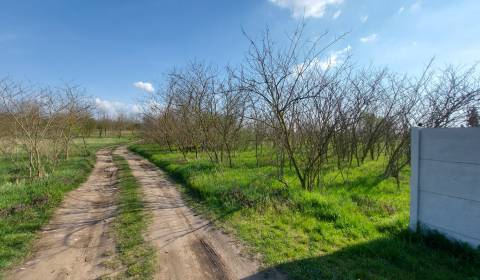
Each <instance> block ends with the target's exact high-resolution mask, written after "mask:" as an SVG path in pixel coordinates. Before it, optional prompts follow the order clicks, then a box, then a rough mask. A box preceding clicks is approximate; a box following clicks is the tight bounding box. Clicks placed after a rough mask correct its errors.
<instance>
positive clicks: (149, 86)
mask: <svg viewBox="0 0 480 280" xmlns="http://www.w3.org/2000/svg"><path fill="white" fill-rule="evenodd" d="M133 86H134V87H136V88H138V89H141V90H143V91H145V92H148V93H153V92H154V91H155V88H154V87H153V85H152V84H151V83H148V82H142V81H139V82H135V83H133Z"/></svg>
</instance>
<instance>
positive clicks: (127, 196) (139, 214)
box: [113, 155, 155, 279]
mask: <svg viewBox="0 0 480 280" xmlns="http://www.w3.org/2000/svg"><path fill="white" fill-rule="evenodd" d="M113 161H114V162H115V164H116V165H117V167H118V186H119V188H120V198H119V213H118V216H117V218H116V219H115V226H114V228H115V241H116V246H117V251H118V253H119V254H118V255H119V258H120V260H121V262H122V264H123V265H124V266H125V268H126V270H125V272H124V274H125V275H122V277H125V278H128V279H151V278H152V276H153V271H154V260H155V251H154V249H153V247H152V246H150V245H149V244H148V243H147V242H145V240H144V238H143V234H144V230H145V229H146V228H147V223H148V220H149V217H148V215H146V213H145V212H144V211H143V210H144V204H143V202H142V199H141V195H140V192H139V185H138V182H137V180H136V179H135V177H134V176H133V175H132V172H131V170H130V168H129V166H128V163H127V161H126V160H125V159H124V158H123V157H121V156H119V155H114V156H113Z"/></svg>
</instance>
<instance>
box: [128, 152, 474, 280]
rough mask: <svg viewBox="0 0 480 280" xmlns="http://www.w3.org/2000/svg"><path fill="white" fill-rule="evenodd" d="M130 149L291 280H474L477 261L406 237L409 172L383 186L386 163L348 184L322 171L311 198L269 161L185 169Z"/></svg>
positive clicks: (179, 160) (173, 155)
mask: <svg viewBox="0 0 480 280" xmlns="http://www.w3.org/2000/svg"><path fill="white" fill-rule="evenodd" d="M130 149H131V150H132V151H134V152H137V153H138V154H140V155H142V156H144V157H146V158H148V159H150V160H151V161H152V162H154V163H155V164H156V165H158V166H159V167H161V168H162V169H164V170H166V171H167V172H168V174H170V175H171V176H172V177H173V178H175V179H176V180H177V181H179V182H180V183H182V184H184V185H185V186H186V187H187V188H186V190H185V191H186V193H187V194H188V195H190V196H191V197H193V198H195V201H196V202H198V203H199V204H200V205H201V206H203V207H201V209H204V210H206V213H205V214H207V215H211V217H212V218H213V219H215V220H217V221H218V222H219V225H220V226H225V227H226V228H227V229H231V230H233V232H234V233H236V235H237V236H239V237H240V238H241V239H242V240H244V241H246V242H247V244H250V245H251V247H252V248H253V250H255V251H257V252H259V253H261V254H262V255H263V256H264V261H265V263H266V265H267V266H277V267H279V268H280V269H281V270H283V271H284V272H286V273H287V274H288V275H289V276H291V277H292V278H293V279H476V278H475V277H478V276H479V275H480V253H479V252H475V250H472V249H468V248H466V247H465V246H462V245H452V244H450V242H448V241H446V240H444V239H443V238H442V237H440V236H436V235H432V236H429V237H422V236H420V235H418V234H413V233H410V232H409V231H408V230H407V227H408V218H409V188H408V177H409V170H408V169H407V170H405V171H404V172H403V173H402V174H401V176H400V185H397V182H396V180H395V179H394V178H390V179H382V178H381V177H379V174H381V173H382V169H383V168H384V164H385V162H382V161H368V162H366V163H365V164H363V165H362V166H360V167H355V168H352V169H350V170H349V171H347V172H345V174H344V175H343V176H345V177H348V179H347V180H344V179H341V178H342V175H341V174H340V172H339V171H338V170H336V169H335V168H330V169H329V170H325V173H324V178H325V180H326V181H327V182H328V183H326V184H325V185H324V187H323V188H321V189H316V190H314V191H306V190H303V189H302V188H301V185H300V184H299V182H298V181H296V178H295V174H294V172H293V171H292V170H286V172H285V181H287V182H289V185H288V187H287V186H285V185H284V184H283V183H281V182H279V181H278V180H276V179H275V174H276V168H275V166H274V163H275V161H274V160H273V159H272V158H271V154H270V153H269V152H268V151H265V153H264V154H263V155H262V156H261V158H260V164H259V166H257V159H256V157H255V153H254V151H244V152H239V153H238V154H237V155H236V157H235V159H236V160H235V165H234V166H233V167H229V166H228V165H214V164H212V163H211V162H210V161H209V160H208V158H205V157H203V158H199V159H196V158H195V156H194V155H190V156H189V157H188V161H185V159H184V158H183V155H182V154H181V153H179V152H169V151H166V150H164V149H161V148H159V146H158V145H155V144H144V145H133V146H131V147H130Z"/></svg>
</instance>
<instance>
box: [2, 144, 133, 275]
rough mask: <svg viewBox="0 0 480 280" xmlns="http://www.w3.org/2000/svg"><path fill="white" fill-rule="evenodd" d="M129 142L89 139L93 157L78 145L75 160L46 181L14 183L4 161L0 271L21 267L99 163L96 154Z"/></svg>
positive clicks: (56, 171)
mask: <svg viewBox="0 0 480 280" xmlns="http://www.w3.org/2000/svg"><path fill="white" fill-rule="evenodd" d="M129 141H130V140H129V139H127V138H118V137H115V138H88V139H87V147H88V152H89V155H85V154H84V152H85V151H84V149H83V141H82V140H78V139H77V140H76V142H79V143H80V142H82V145H80V144H79V145H74V147H75V148H74V151H73V152H72V156H71V157H70V158H69V159H68V160H64V161H62V162H61V164H60V165H59V166H58V168H57V169H56V170H55V172H54V173H53V174H49V176H48V177H46V178H42V179H33V180H28V179H25V180H22V181H20V182H18V183H14V182H12V181H13V180H14V179H13V178H15V176H16V175H17V171H16V170H15V169H14V166H13V165H12V163H11V162H9V161H7V160H6V159H0V165H1V168H0V271H1V270H4V269H5V268H7V267H9V266H11V265H13V264H16V263H18V262H19V261H20V260H22V259H23V258H24V257H25V256H26V255H27V254H28V253H29V250H30V248H31V245H32V242H33V241H34V240H35V238H36V236H37V234H38V231H39V230H40V228H41V227H42V226H43V225H44V224H45V223H46V222H47V221H48V220H49V219H50V217H51V215H52V213H53V211H54V210H55V209H56V208H57V207H58V206H59V205H60V203H61V202H62V199H63V197H64V195H65V194H66V193H67V192H69V191H71V190H73V189H75V188H77V187H78V186H79V185H80V183H81V182H83V181H84V180H85V179H86V178H87V176H88V174H89V173H90V171H91V169H92V168H93V165H94V163H95V151H96V150H98V149H100V148H102V147H109V146H113V145H118V144H120V143H126V142H129Z"/></svg>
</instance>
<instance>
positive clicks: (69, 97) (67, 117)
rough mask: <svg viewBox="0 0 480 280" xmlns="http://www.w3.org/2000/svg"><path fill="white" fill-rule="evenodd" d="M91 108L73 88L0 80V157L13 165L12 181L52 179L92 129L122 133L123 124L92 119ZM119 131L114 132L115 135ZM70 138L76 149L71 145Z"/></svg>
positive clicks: (81, 92) (123, 121)
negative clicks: (60, 165)
mask: <svg viewBox="0 0 480 280" xmlns="http://www.w3.org/2000/svg"><path fill="white" fill-rule="evenodd" d="M95 110H96V108H95V104H94V102H92V100H91V98H89V97H88V96H86V95H85V93H84V90H83V89H82V88H80V87H77V86H70V85H65V86H64V87H61V88H51V87H44V88H40V87H37V86H24V85H23V84H22V83H18V82H13V81H11V80H9V79H4V80H0V156H1V158H2V159H8V160H10V161H11V162H12V164H14V166H15V173H16V175H17V176H16V178H17V179H18V178H22V177H28V178H41V177H45V176H47V175H48V174H51V173H52V172H53V171H54V170H55V168H56V167H57V166H58V164H59V163H60V162H61V160H63V159H68V158H69V157H71V154H72V147H74V146H77V147H80V151H83V152H82V153H85V154H88V149H87V143H86V139H85V138H86V137H89V136H90V135H92V134H93V133H94V132H95V129H99V130H102V131H104V130H106V129H107V128H109V129H117V128H118V129H119V130H120V131H121V130H122V129H125V127H126V126H127V124H128V123H129V122H131V121H128V120H126V119H121V120H119V119H118V118H116V119H111V118H110V119H107V118H102V119H95V118H94V112H95ZM118 129H117V130H118ZM120 133H121V132H120ZM74 139H80V140H81V141H77V145H74Z"/></svg>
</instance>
